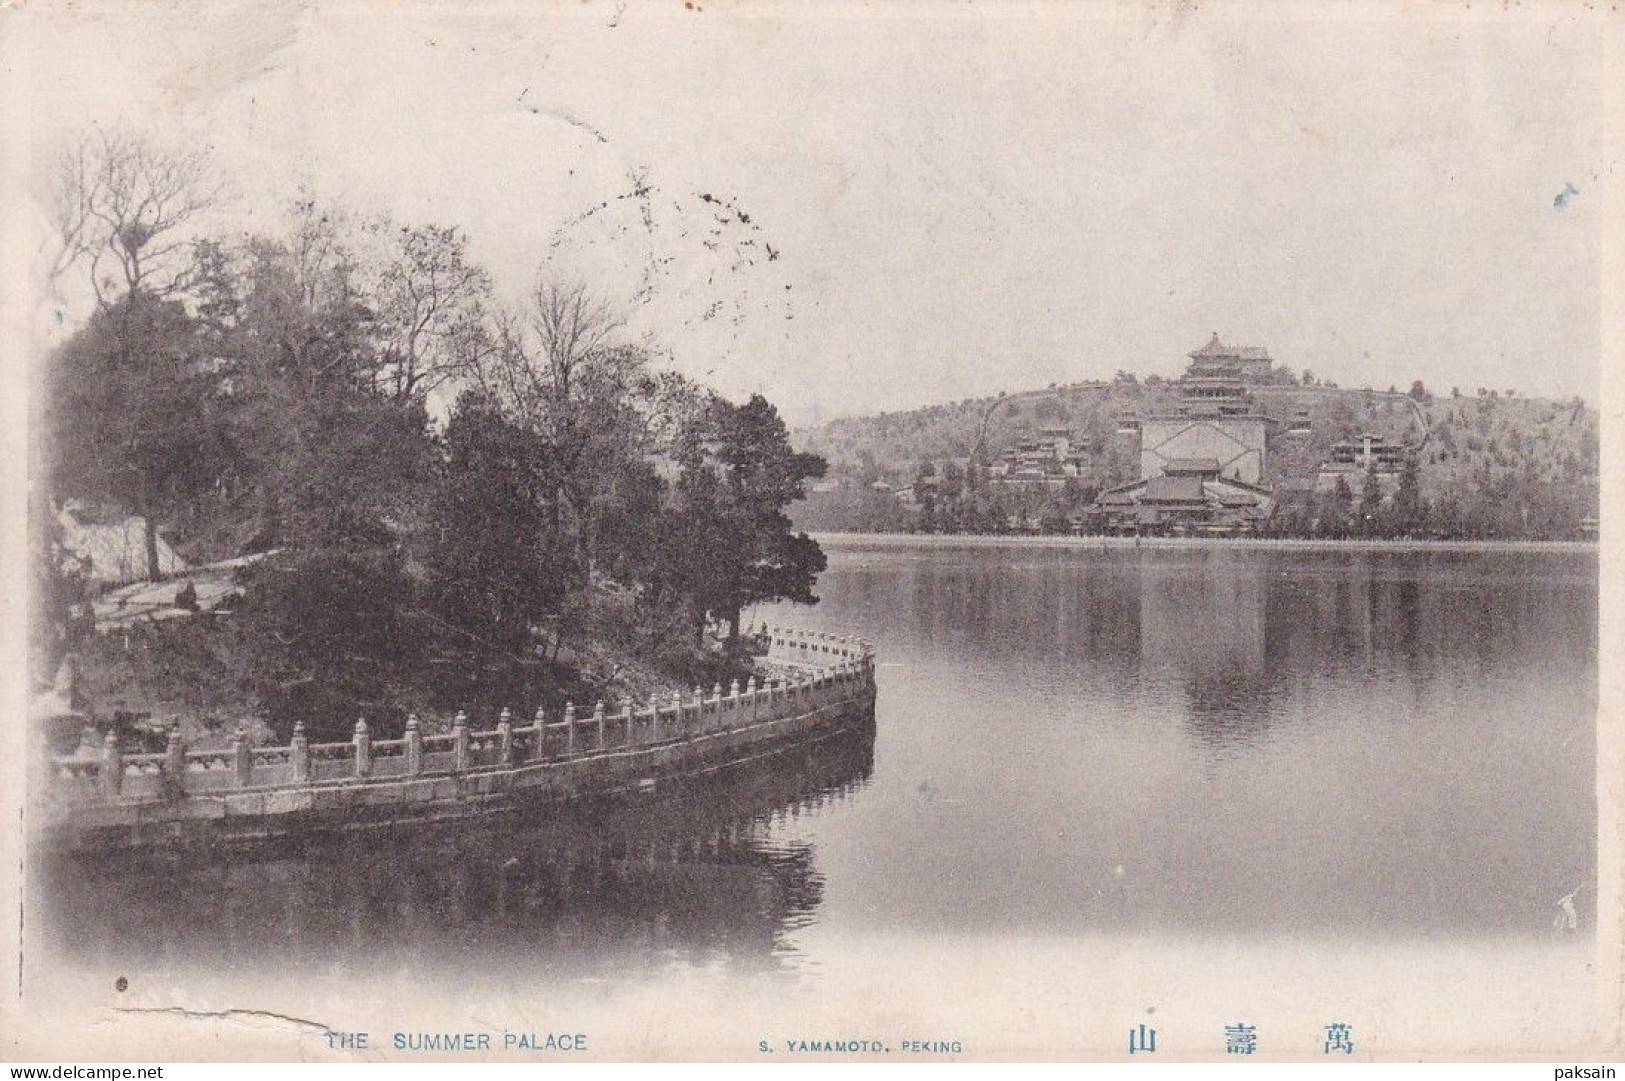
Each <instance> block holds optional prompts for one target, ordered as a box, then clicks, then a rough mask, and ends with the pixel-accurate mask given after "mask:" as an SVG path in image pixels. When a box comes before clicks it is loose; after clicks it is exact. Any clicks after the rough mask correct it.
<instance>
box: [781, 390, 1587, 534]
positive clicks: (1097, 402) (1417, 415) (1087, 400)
mask: <svg viewBox="0 0 1625 1081" xmlns="http://www.w3.org/2000/svg"><path fill="white" fill-rule="evenodd" d="M1268 378H1269V379H1270V380H1271V381H1269V382H1255V383H1253V384H1252V385H1250V386H1249V388H1248V389H1249V391H1250V393H1251V395H1252V400H1253V408H1254V409H1255V410H1256V411H1257V412H1260V413H1263V414H1265V415H1267V416H1269V417H1271V418H1273V419H1274V420H1276V421H1277V422H1278V427H1277V429H1276V431H1275V434H1274V435H1273V436H1272V438H1271V440H1270V447H1269V454H1268V458H1267V464H1266V469H1265V483H1266V484H1268V485H1269V486H1271V487H1272V488H1273V489H1275V490H1276V492H1277V493H1278V495H1280V496H1281V498H1282V502H1283V509H1284V510H1286V511H1289V512H1290V510H1291V509H1292V505H1293V503H1294V501H1298V502H1302V501H1303V500H1305V499H1307V498H1308V495H1307V493H1308V490H1309V489H1311V488H1312V487H1313V482H1314V478H1315V475H1316V473H1317V472H1318V470H1319V468H1320V466H1321V464H1322V463H1323V462H1324V461H1325V460H1326V459H1327V457H1328V455H1329V454H1330V451H1331V447H1332V445H1333V444H1334V443H1337V442H1339V441H1342V440H1347V439H1350V438H1353V437H1355V436H1357V435H1358V434H1360V433H1362V432H1373V433H1376V434H1378V435H1380V436H1383V437H1384V438H1386V439H1388V440H1391V441H1392V442H1395V443H1398V444H1401V445H1403V446H1405V447H1406V448H1407V449H1408V451H1409V452H1410V456H1411V457H1412V458H1413V459H1414V460H1415V462H1416V465H1417V469H1418V475H1419V481H1420V486H1421V495H1422V498H1423V499H1424V500H1425V501H1426V503H1427V506H1428V507H1429V508H1431V510H1432V511H1434V512H1435V517H1441V516H1442V517H1443V518H1447V519H1448V522H1446V523H1445V524H1443V525H1440V526H1439V528H1441V529H1445V530H1446V531H1448V532H1451V533H1452V534H1460V535H1484V536H1500V535H1511V536H1529V535H1548V534H1550V535H1577V534H1578V533H1579V532H1580V531H1582V522H1583V520H1584V519H1585V518H1587V517H1588V516H1592V515H1595V514H1596V508H1597V498H1598V477H1597V473H1598V432H1599V418H1598V414H1597V411H1596V410H1595V409H1593V408H1591V407H1590V406H1589V405H1588V404H1587V403H1586V402H1585V401H1584V400H1583V399H1580V398H1571V399H1567V400H1561V401H1559V400H1552V399H1543V398H1529V397H1524V396H1522V395H1520V394H1518V393H1517V392H1516V391H1511V390H1508V391H1499V390H1492V389H1489V388H1478V389H1476V390H1475V391H1473V392H1472V393H1463V392H1462V391H1461V390H1459V389H1452V390H1451V391H1449V392H1447V393H1443V394H1435V393H1433V392H1431V391H1429V390H1428V389H1427V388H1425V387H1424V386H1423V385H1422V383H1420V382H1417V383H1415V384H1413V385H1412V387H1411V388H1410V390H1408V391H1406V392H1401V391H1400V390H1399V389H1398V388H1390V389H1388V390H1386V391H1380V390H1374V389H1370V388H1361V389H1350V388H1342V387H1338V386H1336V385H1332V384H1318V383H1310V384H1307V385H1305V384H1303V383H1300V382H1298V381H1296V380H1295V379H1294V378H1293V377H1292V376H1290V375H1288V374H1286V373H1284V372H1282V371H1281V370H1279V369H1276V370H1274V371H1272V372H1271V373H1270V374H1269V376H1268ZM1179 389H1180V384H1179V383H1178V382H1177V381H1169V380H1164V379H1161V378H1159V377H1157V376H1150V377H1148V378H1146V379H1144V380H1140V379H1138V378H1136V377H1135V376H1133V375H1131V374H1128V373H1119V375H1118V377H1117V379H1115V380H1113V381H1110V382H1103V381H1093V382H1081V383H1071V384H1064V385H1054V386H1050V387H1047V388H1045V389H1042V390H1033V391H1026V392H1022V393H1017V394H1009V395H1001V396H999V397H992V398H968V399H965V400H963V401H959V402H953V403H947V404H943V405H935V406H929V407H925V408H921V409H915V410H909V411H904V412H895V413H882V414H879V415H877V416H872V417H855V418H847V419H841V420H835V421H831V422H829V423H827V424H823V425H820V426H817V427H810V428H802V429H798V430H796V431H794V432H793V433H792V440H793V442H794V444H795V445H796V447H797V448H798V449H801V450H806V451H811V452H814V453H817V454H821V455H823V456H824V457H825V458H827V459H828V461H829V464H830V472H829V476H828V477H827V478H826V480H825V481H824V482H823V483H822V484H821V485H820V490H819V491H816V492H814V493H813V494H812V495H811V496H810V497H809V498H808V499H807V500H805V501H803V502H802V503H800V504H798V505H797V506H796V507H795V509H794V512H793V513H794V516H795V519H796V522H797V525H798V526H801V527H802V528H808V529H815V530H817V529H825V530H843V529H875V530H911V529H918V528H922V515H924V516H926V517H927V518H928V519H929V520H927V521H925V522H924V524H923V527H924V528H928V529H939V528H943V526H942V524H941V522H942V519H943V517H944V515H943V513H942V512H943V510H944V507H942V506H933V507H932V508H931V510H930V511H929V512H926V511H925V508H924V507H923V506H920V505H918V503H919V501H918V500H917V498H916V493H915V492H914V491H913V490H912V486H914V485H915V482H916V480H917V479H918V478H919V477H920V476H922V474H923V475H925V476H928V477H935V476H944V477H949V478H959V477H963V478H965V479H966V482H968V486H969V487H971V488H975V487H976V485H977V482H978V480H979V479H981V476H982V474H985V470H986V467H987V466H988V465H989V464H991V463H993V462H995V461H997V460H998V458H999V456H1000V455H1002V454H1003V453H1005V452H1006V451H1007V450H1009V449H1010V448H1011V447H1013V446H1016V445H1017V444H1018V443H1020V442H1022V441H1023V440H1026V439H1030V438H1032V437H1033V436H1035V435H1036V434H1037V433H1038V432H1039V431H1040V430H1041V429H1044V428H1067V429H1070V430H1071V431H1072V433H1073V446H1074V448H1075V449H1076V450H1077V451H1078V452H1079V454H1080V469H1079V472H1078V476H1077V478H1076V480H1075V481H1071V482H1069V483H1068V486H1067V488H1066V489H1065V490H1064V491H1061V492H1054V491H1049V492H1034V491H1025V492H1024V491H1021V490H1020V489H1019V488H1017V487H1016V486H1012V485H994V486H991V489H992V491H991V494H988V493H987V492H986V491H985V490H984V495H983V497H982V502H983V503H991V504H992V506H991V508H986V507H984V510H989V509H990V510H991V512H992V517H993V518H996V519H998V521H994V522H991V523H990V522H989V521H988V520H987V518H988V515H987V514H985V513H984V514H979V515H977V514H973V515H970V516H969V519H970V520H969V521H968V522H959V523H954V522H953V520H952V515H949V516H948V517H949V519H950V524H949V526H948V528H977V529H980V528H1008V527H1009V522H1010V520H1011V519H1012V517H1018V518H1021V517H1034V518H1043V517H1045V516H1046V514H1047V515H1048V516H1050V517H1052V518H1054V519H1055V520H1056V521H1057V522H1058V523H1059V522H1064V521H1066V520H1067V518H1068V516H1069V515H1070V516H1071V521H1070V527H1072V528H1077V526H1078V517H1077V515H1078V512H1079V511H1081V510H1082V509H1083V508H1084V507H1085V506H1087V504H1088V503H1089V502H1091V501H1092V500H1093V498H1094V496H1095V495H1096V494H1097V493H1098V492H1099V491H1100V490H1101V489H1103V488H1106V487H1110V486H1111V485H1113V484H1118V483H1122V482H1124V481H1128V480H1133V479H1136V478H1137V476H1138V462H1137V460H1136V458H1135V453H1134V448H1133V441H1132V437H1125V436H1124V435H1122V434H1121V433H1120V432H1119V421H1120V419H1121V418H1123V417H1126V416H1146V415H1150V414H1153V413H1162V412H1171V411H1173V410H1174V409H1176V408H1177V406H1178V403H1179V398H1180V394H1179ZM1305 421H1306V422H1307V431H1302V432H1300V433H1299V434H1294V435H1291V436H1288V435H1286V434H1285V433H1286V429H1287V428H1288V427H1289V426H1293V425H1294V422H1296V425H1297V427H1299V428H1300V429H1301V428H1302V427H1303V425H1304V422H1305ZM959 483H960V482H958V481H957V480H956V481H953V482H951V483H950V484H949V490H950V491H957V490H958V487H959ZM940 484H941V482H940V481H936V482H932V484H931V485H930V488H929V490H930V491H931V492H933V493H937V492H940V491H941V487H940ZM899 489H904V490H905V491H904V492H903V494H902V498H901V499H899V498H898V497H897V495H896V494H894V493H896V492H897V490H899ZM922 490H925V489H924V488H923V487H922ZM955 501H956V500H953V499H951V500H949V501H948V502H950V503H952V502H955ZM928 502H933V503H934V502H938V500H935V499H933V500H929V501H928Z"/></svg>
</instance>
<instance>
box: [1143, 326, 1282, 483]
mask: <svg viewBox="0 0 1625 1081" xmlns="http://www.w3.org/2000/svg"><path fill="white" fill-rule="evenodd" d="M1190 360H1191V363H1190V367H1189V368H1187V369H1186V371H1185V374H1184V376H1182V377H1181V378H1180V380H1179V383H1178V386H1179V394H1180V401H1179V405H1178V406H1177V407H1176V409H1175V410H1174V411H1173V412H1172V413H1165V414H1161V415H1155V416H1149V417H1144V418H1142V419H1141V420H1140V425H1139V430H1140V477H1141V478H1142V479H1145V478H1149V477H1155V476H1157V475H1159V474H1160V473H1162V471H1163V467H1164V466H1165V465H1167V464H1168V463H1169V462H1174V461H1187V460H1191V459H1204V460H1205V459H1209V458H1213V459H1217V460H1218V463H1219V472H1220V473H1221V474H1222V475H1223V476H1225V477H1228V478H1230V479H1233V480H1239V481H1241V482H1243V483H1244V484H1250V485H1262V484H1263V483H1264V477H1265V469H1264V466H1265V456H1266V455H1267V454H1268V453H1269V438H1270V430H1271V428H1272V426H1273V425H1274V424H1275V421H1274V420H1273V419H1271V418H1270V417H1267V416H1264V415H1263V414H1261V413H1258V412H1256V411H1255V410H1254V407H1253V399H1252V395H1251V394H1250V393H1249V392H1248V390H1247V382H1248V380H1249V378H1252V377H1256V374H1257V372H1258V364H1260V363H1261V364H1262V365H1263V370H1264V371H1266V372H1267V371H1268V370H1269V366H1270V363H1271V362H1270V358H1269V354H1268V353H1266V352H1265V351H1264V350H1263V349H1260V348H1256V347H1252V346H1249V347H1247V348H1246V349H1243V350H1238V349H1233V348H1231V347H1230V346H1226V345H1223V344H1222V343H1221V342H1220V341H1219V338H1218V335H1214V337H1213V340H1212V341H1210V342H1208V344H1207V345H1204V346H1203V347H1202V348H1200V349H1198V350H1196V351H1195V352H1193V353H1191V354H1190Z"/></svg>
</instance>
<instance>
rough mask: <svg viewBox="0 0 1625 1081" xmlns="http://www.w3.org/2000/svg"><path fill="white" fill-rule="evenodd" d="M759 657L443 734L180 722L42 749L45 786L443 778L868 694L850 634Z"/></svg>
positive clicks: (137, 790) (82, 794)
mask: <svg viewBox="0 0 1625 1081" xmlns="http://www.w3.org/2000/svg"><path fill="white" fill-rule="evenodd" d="M760 635H761V636H763V637H765V638H766V639H767V640H768V643H769V652H768V660H769V661H770V662H774V667H775V668H776V669H779V670H782V671H783V672H784V673H785V674H784V675H781V676H780V675H776V676H774V677H771V678H765V679H758V677H756V676H752V677H751V678H750V679H749V680H748V681H747V682H746V683H745V684H744V685H743V686H741V685H740V684H739V683H738V681H734V682H733V683H732V684H731V685H730V686H729V687H727V688H726V689H725V688H723V687H722V686H721V685H720V684H716V685H713V686H712V687H711V689H710V690H709V691H706V690H704V689H702V688H699V687H695V688H694V689H693V690H692V691H690V692H686V693H685V692H680V691H673V692H672V693H671V694H670V695H668V696H662V697H656V698H652V699H650V700H648V701H646V702H640V703H630V702H629V703H623V704H620V706H619V708H618V709H616V710H615V711H614V712H611V711H610V709H609V707H608V706H607V705H606V704H605V703H604V702H595V703H593V704H592V706H591V707H590V709H578V707H577V706H576V704H575V703H570V704H568V705H566V706H565V708H564V711H563V714H562V716H561V717H559V718H558V719H556V720H555V719H550V718H549V717H547V716H546V715H545V714H544V713H543V711H542V710H540V709H538V710H537V711H536V712H535V713H534V714H533V715H532V716H531V717H530V719H529V721H528V722H527V723H524V724H519V723H516V720H517V718H516V717H515V715H514V714H513V713H511V712H510V711H509V710H507V709H504V710H503V711H502V712H501V714H500V715H499V717H498V719H497V722H496V726H495V727H494V728H489V729H475V728H473V727H472V725H471V722H470V720H469V718H468V716H467V715H466V714H465V713H462V712H459V713H458V714H457V715H456V717H455V718H454V719H453V721H452V728H451V731H450V732H449V733H444V734H436V735H425V734H423V731H422V726H421V724H420V722H419V720H418V718H417V717H415V716H413V717H409V718H407V722H406V731H405V734H404V735H403V736H402V737H401V738H399V739H376V738H374V736H373V733H372V731H371V729H370V727H369V726H368V724H367V722H366V721H365V720H359V721H357V722H356V725H355V730H354V733H353V735H352V736H351V738H350V739H349V740H348V741H346V742H342V743H311V742H310V741H309V740H308V738H307V737H306V735H305V730H304V725H303V723H300V724H297V725H295V727H294V731H293V736H292V739H291V740H290V742H289V743H288V744H287V745H285V746H274V747H255V746H252V745H251V744H250V742H249V740H248V737H247V734H246V733H245V732H243V731H242V730H239V731H238V732H237V733H236V734H235V735H234V736H233V737H232V740H231V744H230V746H229V747H227V748H225V749H218V750H189V749H187V748H186V747H185V746H184V745H183V743H182V742H181V739H180V735H179V732H178V730H177V731H174V732H172V733H171V735H170V739H169V745H168V747H167V748H166V749H165V750H164V751H161V752H158V753H156V754H126V753H125V752H124V749H123V748H122V747H120V745H119V742H118V738H117V736H116V734H113V733H110V734H109V735H108V736H107V738H106V740H105V742H104V746H103V748H102V753H101V756H100V757H99V758H94V759H92V758H84V757H78V756H70V757H55V756H53V757H51V758H50V759H49V761H48V763H47V766H48V769H47V775H46V784H45V790H46V794H47V796H48V798H50V799H51V800H52V801H54V802H58V803H59V804H60V803H67V804H70V805H107V804H122V803H135V802H149V801H154V800H179V799H182V798H184V797H187V796H192V795H206V794H209V793H227V792H243V791H279V790H290V789H291V790H300V789H307V788H313V787H317V786H332V785H345V784H357V783H369V782H376V781H380V780H386V779H409V778H419V777H444V776H456V775H462V774H475V773H491V772H500V771H504V770H515V769H521V768H523V767H525V766H527V765H534V764H537V763H547V762H566V761H572V760H579V759H591V758H595V757H605V756H611V755H615V754H620V753H625V752H627V751H636V750H641V749H647V748H655V747H671V746H679V745H681V744H683V743H685V742H692V741H697V740H701V739H703V738H705V737H707V736H712V735H715V734H718V733H728V732H734V731H738V730H741V729H744V728H748V727H750V726H753V725H762V724H768V723H773V722H778V721H782V720H785V719H787V718H793V717H799V716H804V715H807V714H811V713H814V712H816V711H818V710H821V709H825V708H827V707H830V706H841V705H846V704H851V703H855V702H859V701H863V700H866V699H869V698H871V697H872V695H873V691H874V661H873V653H872V651H871V649H870V647H869V645H868V643H866V642H864V641H861V640H859V639H856V638H848V637H843V636H840V635H835V634H829V633H825V632H817V631H803V630H789V629H784V628H765V629H763V630H762V631H761V632H760Z"/></svg>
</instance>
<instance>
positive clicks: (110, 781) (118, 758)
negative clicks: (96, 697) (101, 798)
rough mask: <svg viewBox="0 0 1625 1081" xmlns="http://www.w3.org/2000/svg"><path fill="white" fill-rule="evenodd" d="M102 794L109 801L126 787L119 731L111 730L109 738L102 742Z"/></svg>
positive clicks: (108, 734)
mask: <svg viewBox="0 0 1625 1081" xmlns="http://www.w3.org/2000/svg"><path fill="white" fill-rule="evenodd" d="M101 782H102V793H103V794H104V795H106V796H107V797H108V798H109V799H114V798H116V797H117V796H118V794H119V789H121V788H123V787H124V755H123V754H122V753H120V751H119V745H118V729H116V728H114V729H109V730H108V733H107V736H106V737H105V738H104V739H103V740H102V768H101Z"/></svg>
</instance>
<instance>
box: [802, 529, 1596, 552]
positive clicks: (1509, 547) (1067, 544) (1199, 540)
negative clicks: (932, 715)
mask: <svg viewBox="0 0 1625 1081" xmlns="http://www.w3.org/2000/svg"><path fill="white" fill-rule="evenodd" d="M812 538H813V539H814V540H816V541H817V542H818V543H819V544H820V545H823V546H824V547H826V548H856V547H872V548H1078V549H1085V550H1087V549H1100V550H1104V549H1108V548H1135V547H1140V548H1258V549H1265V548H1270V549H1276V550H1286V551H1292V550H1302V551H1355V552H1360V551H1366V552H1575V553H1586V552H1589V553H1592V554H1596V553H1597V552H1598V542H1597V541H1590V540H1578V541H1539V540H1414V539H1409V540H1396V539H1383V538H1354V539H1346V540H1332V539H1320V538H1310V537H1141V538H1134V537H1078V536H1071V535H1067V534H1053V535H1030V534H991V533H813V534H812Z"/></svg>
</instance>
